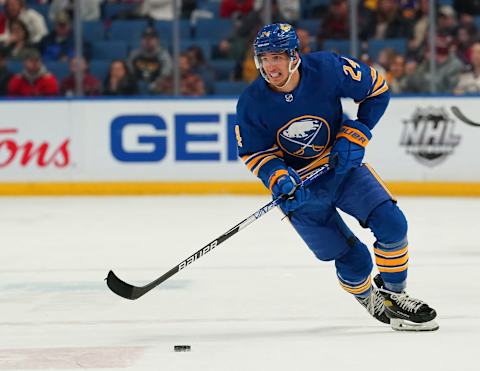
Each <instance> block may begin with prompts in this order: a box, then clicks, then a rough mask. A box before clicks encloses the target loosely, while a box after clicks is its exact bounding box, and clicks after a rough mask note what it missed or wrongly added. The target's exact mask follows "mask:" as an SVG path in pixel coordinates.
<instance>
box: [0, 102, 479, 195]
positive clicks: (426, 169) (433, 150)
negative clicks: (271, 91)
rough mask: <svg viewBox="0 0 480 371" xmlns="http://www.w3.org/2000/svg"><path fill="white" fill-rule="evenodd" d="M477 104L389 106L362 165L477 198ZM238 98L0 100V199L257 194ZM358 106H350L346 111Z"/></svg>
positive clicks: (394, 180) (400, 186)
mask: <svg viewBox="0 0 480 371" xmlns="http://www.w3.org/2000/svg"><path fill="white" fill-rule="evenodd" d="M477 101H478V98H475V97H470V98H456V97H408V98H407V97H405V98H392V100H391V103H390V105H389V107H388V109H387V111H386V113H385V115H384V116H383V118H382V120H381V121H380V123H379V124H378V125H377V127H375V129H374V131H373V138H372V140H371V142H370V144H369V146H368V150H367V156H366V161H368V162H369V163H370V164H371V165H372V166H373V168H375V170H376V171H377V172H378V173H379V174H380V176H381V177H382V178H383V179H384V180H385V181H386V183H387V185H388V186H389V187H390V188H391V190H392V191H393V192H394V193H396V194H409V195H416V194H417V195H466V196H469V195H477V196H478V195H480V159H479V157H480V156H479V150H478V143H479V142H480V141H479V139H480V107H479V105H478V102H477ZM235 105H236V100H235V99H134V100H107V99H94V100H47V101H38V100H24V101H23V100H22V101H18V100H7V101H1V102H0V108H1V113H2V114H1V118H0V194H19V195H30V194H32V195H34V194H58V195H62V194H176V193H192V194H200V193H247V194H253V193H261V192H265V190H264V189H263V186H261V185H260V184H259V182H258V180H257V179H255V177H254V176H253V175H251V174H250V173H249V172H248V171H247V169H246V167H245V166H244V165H243V164H242V163H241V162H240V161H239V160H238V159H237V155H236V145H237V139H236V135H235V129H234V126H235ZM356 107H357V106H356V105H355V104H354V103H353V102H351V101H345V102H344V110H345V113H346V114H347V115H349V116H351V117H355V115H356Z"/></svg>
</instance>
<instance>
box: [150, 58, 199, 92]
mask: <svg viewBox="0 0 480 371" xmlns="http://www.w3.org/2000/svg"><path fill="white" fill-rule="evenodd" d="M179 69H180V95H183V96H202V95H205V85H204V82H203V80H202V78H201V77H200V76H199V75H197V74H195V73H193V71H192V66H191V65H190V60H189V59H188V54H187V53H185V52H184V53H182V54H181V55H180V59H179ZM151 91H152V93H154V94H161V95H173V94H174V85H173V77H172V76H168V77H162V78H159V79H158V80H156V81H155V82H154V83H153V84H152V87H151Z"/></svg>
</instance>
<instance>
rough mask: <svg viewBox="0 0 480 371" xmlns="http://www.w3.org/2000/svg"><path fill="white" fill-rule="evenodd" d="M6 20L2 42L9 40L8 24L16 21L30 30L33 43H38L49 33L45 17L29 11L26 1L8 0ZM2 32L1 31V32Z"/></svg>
mask: <svg viewBox="0 0 480 371" xmlns="http://www.w3.org/2000/svg"><path fill="white" fill-rule="evenodd" d="M4 8H5V9H4V12H5V19H4V22H6V25H7V27H6V28H4V30H3V31H4V32H3V34H1V35H0V41H4V40H6V39H8V37H9V35H8V24H9V23H10V22H12V21H14V20H17V19H19V20H21V21H22V22H23V23H25V25H26V26H27V28H28V34H29V35H30V40H29V41H30V42H31V43H34V44H35V43H38V42H39V41H40V40H41V39H42V38H43V37H44V36H45V35H46V34H47V33H48V29H47V24H46V23H45V19H44V18H43V16H42V15H41V14H40V13H38V12H37V11H36V10H33V9H29V8H27V7H26V5H25V0H6V2H5V7H4ZM0 32H1V31H0Z"/></svg>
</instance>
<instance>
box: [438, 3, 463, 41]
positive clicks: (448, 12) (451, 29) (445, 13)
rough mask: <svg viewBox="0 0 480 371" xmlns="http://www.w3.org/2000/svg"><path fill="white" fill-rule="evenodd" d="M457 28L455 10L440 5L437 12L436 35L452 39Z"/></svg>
mask: <svg viewBox="0 0 480 371" xmlns="http://www.w3.org/2000/svg"><path fill="white" fill-rule="evenodd" d="M457 26H458V21H457V13H456V12H455V10H454V9H453V8H452V7H451V6H450V5H442V6H441V7H440V9H439V10H438V18H437V34H439V35H445V36H451V37H454V36H455V32H456V30H457Z"/></svg>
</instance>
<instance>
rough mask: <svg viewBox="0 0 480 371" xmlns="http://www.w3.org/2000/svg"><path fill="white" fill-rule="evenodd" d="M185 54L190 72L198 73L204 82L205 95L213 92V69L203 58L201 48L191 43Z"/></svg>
mask: <svg viewBox="0 0 480 371" xmlns="http://www.w3.org/2000/svg"><path fill="white" fill-rule="evenodd" d="M187 55H188V58H189V60H190V65H191V67H192V72H193V73H196V74H197V75H199V76H200V77H201V78H202V80H203V82H204V84H205V93H206V94H207V95H210V94H213V92H214V85H215V70H214V69H213V68H212V66H210V65H209V64H208V63H207V61H206V60H205V56H204V55H203V50H202V48H200V47H199V46H196V45H193V46H191V47H189V48H188V49H187Z"/></svg>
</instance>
